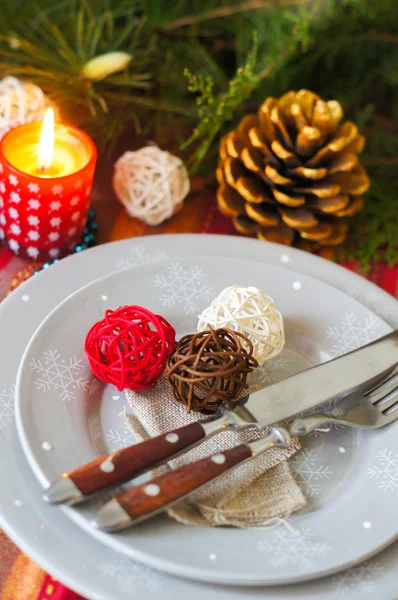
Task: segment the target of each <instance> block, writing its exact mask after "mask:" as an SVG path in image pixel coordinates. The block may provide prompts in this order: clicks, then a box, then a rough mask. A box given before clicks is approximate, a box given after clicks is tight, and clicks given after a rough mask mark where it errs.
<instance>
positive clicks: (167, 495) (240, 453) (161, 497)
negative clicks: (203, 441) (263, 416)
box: [97, 444, 252, 530]
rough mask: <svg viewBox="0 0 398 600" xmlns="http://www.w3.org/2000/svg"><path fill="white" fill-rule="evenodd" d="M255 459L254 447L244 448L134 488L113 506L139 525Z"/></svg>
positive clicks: (187, 466) (221, 454)
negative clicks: (231, 470) (229, 471)
mask: <svg viewBox="0 0 398 600" xmlns="http://www.w3.org/2000/svg"><path fill="white" fill-rule="evenodd" d="M251 456H252V449H251V448H250V446H249V445H247V444H241V445H240V446H237V447H236V448H232V449H230V450H225V451H224V452H220V453H219V454H213V456H207V457H206V458H203V459H201V460H199V461H197V462H193V463H189V464H187V465H184V466H183V467H180V468H179V469H177V470H175V471H170V472H169V473H166V474H165V475H161V476H160V477H157V478H156V479H153V480H151V481H150V482H148V483H145V484H142V485H139V486H136V487H133V488H130V489H129V490H127V491H126V492H124V493H123V494H121V495H120V496H118V498H116V499H114V500H112V501H111V502H110V503H109V504H111V503H112V502H118V503H119V504H120V506H121V507H122V509H123V510H124V511H125V512H126V513H127V514H128V516H129V518H130V520H131V522H137V521H139V520H141V519H144V518H146V517H149V516H152V515H154V514H156V513H157V512H160V511H161V510H164V509H165V508H166V507H168V506H169V505H171V504H173V503H174V502H176V501H178V500H181V499H182V498H184V497H185V496H186V495H188V494H190V493H191V492H193V491H194V490H196V489H198V488H199V487H201V486H202V485H204V484H206V483H208V482H209V481H211V480H212V479H215V478H216V477H218V476H219V475H222V474H223V473H225V472H226V471H228V470H229V469H231V468H232V467H234V466H236V465H238V464H239V463H242V462H244V461H245V460H247V459H248V458H250V457H251ZM99 513H100V511H99ZM99 513H98V514H97V516H98V515H99ZM99 525H100V523H99ZM108 530H109V529H108ZM111 530H112V529H111Z"/></svg>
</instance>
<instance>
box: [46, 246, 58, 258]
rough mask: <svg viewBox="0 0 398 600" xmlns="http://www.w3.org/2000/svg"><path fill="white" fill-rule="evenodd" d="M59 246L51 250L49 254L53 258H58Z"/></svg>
mask: <svg viewBox="0 0 398 600" xmlns="http://www.w3.org/2000/svg"><path fill="white" fill-rule="evenodd" d="M59 252H60V250H59V248H51V250H49V252H48V253H49V255H50V256H51V258H57V256H59Z"/></svg>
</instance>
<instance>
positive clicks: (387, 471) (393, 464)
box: [366, 448, 398, 492]
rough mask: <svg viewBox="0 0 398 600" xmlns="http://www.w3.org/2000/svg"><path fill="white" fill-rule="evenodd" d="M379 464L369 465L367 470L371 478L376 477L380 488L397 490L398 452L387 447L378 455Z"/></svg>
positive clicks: (386, 490)
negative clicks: (394, 452) (395, 452)
mask: <svg viewBox="0 0 398 600" xmlns="http://www.w3.org/2000/svg"><path fill="white" fill-rule="evenodd" d="M376 460H377V461H378V465H374V466H372V467H369V468H368V470H367V471H366V474H367V476H368V477H369V478H370V479H376V480H377V482H378V486H377V487H378V488H379V489H381V490H384V491H385V492H395V491H396V489H397V488H398V454H393V451H392V450H389V449H388V448H385V449H384V450H380V451H379V452H378V453H377V455H376Z"/></svg>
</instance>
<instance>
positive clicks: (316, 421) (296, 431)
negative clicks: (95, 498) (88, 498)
mask: <svg viewBox="0 0 398 600" xmlns="http://www.w3.org/2000/svg"><path fill="white" fill-rule="evenodd" d="M396 419H398V374H396V375H393V376H392V377H390V378H389V379H388V380H387V381H385V382H383V383H381V384H380V385H378V386H377V387H376V388H374V389H373V390H372V391H371V392H369V393H368V394H366V395H363V394H361V393H354V394H351V395H349V396H347V397H345V398H343V399H342V400H341V401H340V402H339V403H338V404H337V405H336V407H335V408H334V409H333V410H331V411H330V413H328V414H326V413H318V414H313V415H310V416H303V417H298V418H296V419H295V420H294V421H293V422H292V423H291V424H290V425H289V426H288V427H286V428H284V427H275V426H272V427H270V430H269V434H268V435H267V436H265V437H264V438H261V439H259V440H256V441H254V442H251V443H248V444H241V445H240V446H237V447H235V448H232V449H230V450H225V451H223V452H220V453H217V454H213V455H212V456H208V457H206V458H203V459H202V460H199V461H197V462H194V463H189V464H187V465H184V466H183V467H180V468H179V469H176V470H175V471H171V472H169V473H166V474H165V475H161V476H160V477H157V478H155V479H152V480H150V481H149V482H147V483H144V484H141V485H138V486H136V487H133V488H130V489H129V490H127V491H125V492H124V493H123V494H121V495H120V496H118V497H117V498H114V499H113V500H111V501H110V502H107V503H106V504H105V505H104V506H103V507H102V508H101V509H99V510H98V512H97V514H96V518H95V520H94V521H93V525H94V526H95V527H97V528H98V529H101V530H102V531H108V532H113V531H118V530H120V529H124V528H125V527H127V526H129V525H133V524H136V523H138V522H140V521H142V520H144V519H148V518H149V517H152V516H154V515H156V514H158V513H159V512H162V511H164V510H166V509H167V508H168V507H169V506H171V505H172V504H174V503H176V502H179V501H181V500H183V499H184V498H185V497H186V496H188V495H189V494H191V493H192V492H193V491H194V490H197V489H199V488H201V487H202V486H204V485H205V484H207V483H209V482H210V481H214V480H215V479H217V478H218V477H220V476H221V475H223V474H224V473H225V472H226V471H228V470H229V469H232V468H234V467H236V466H237V465H240V464H242V463H244V462H246V461H248V460H250V459H251V458H253V457H255V456H258V455H259V454H262V453H263V452H265V451H266V450H268V449H269V448H272V447H274V446H279V447H286V446H288V445H289V444H290V443H291V441H292V438H293V437H295V436H303V435H307V434H309V433H311V432H312V431H314V430H315V429H316V428H318V427H321V426H323V425H326V424H328V423H339V424H344V425H348V426H351V427H360V428H372V429H373V428H379V427H384V426H385V425H388V424H389V423H392V422H393V421H395V420H396Z"/></svg>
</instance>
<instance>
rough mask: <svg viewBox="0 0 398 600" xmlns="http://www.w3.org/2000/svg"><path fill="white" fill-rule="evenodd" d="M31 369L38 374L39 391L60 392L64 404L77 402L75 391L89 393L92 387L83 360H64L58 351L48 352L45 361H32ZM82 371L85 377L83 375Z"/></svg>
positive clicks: (36, 382) (36, 383) (74, 358)
mask: <svg viewBox="0 0 398 600" xmlns="http://www.w3.org/2000/svg"><path fill="white" fill-rule="evenodd" d="M30 368H31V369H32V370H33V371H35V372H36V374H37V378H36V379H35V380H34V384H35V385H36V387H37V389H38V390H42V391H44V392H49V391H50V390H53V391H57V392H59V397H60V399H61V400H62V402H64V400H68V402H70V401H71V400H75V399H76V393H75V390H77V389H80V390H84V391H87V390H88V389H89V387H90V380H89V379H88V378H87V371H86V368H85V365H83V363H82V360H81V359H78V358H77V357H76V356H73V357H71V358H68V359H63V358H62V357H61V355H60V353H59V352H58V350H46V351H45V352H44V359H43V360H36V359H32V360H31V362H30ZM82 369H83V373H84V374H83V375H81V371H82Z"/></svg>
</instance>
